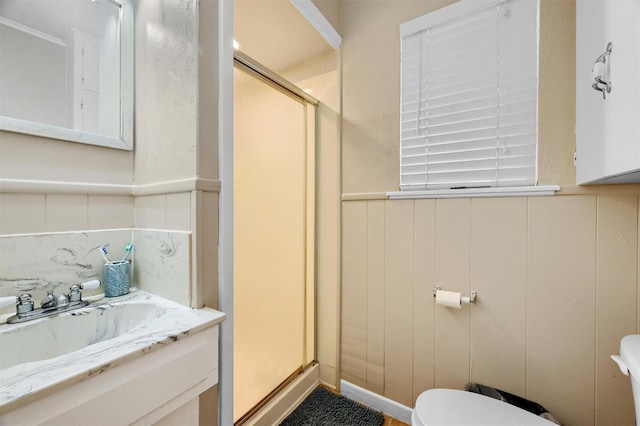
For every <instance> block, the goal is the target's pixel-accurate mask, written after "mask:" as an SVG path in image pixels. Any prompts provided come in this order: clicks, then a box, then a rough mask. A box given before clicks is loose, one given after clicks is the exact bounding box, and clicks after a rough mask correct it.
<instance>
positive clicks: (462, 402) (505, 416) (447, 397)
mask: <svg viewBox="0 0 640 426" xmlns="http://www.w3.org/2000/svg"><path fill="white" fill-rule="evenodd" d="M411 425H412V426H436V425H437V426H459V425H466V426H476V425H477V426H479V425H486V426H513V425H520V426H536V425H540V426H550V425H555V423H552V422H550V421H548V420H546V419H543V418H542V417H540V416H536V415H535V414H533V413H530V412H528V411H525V410H523V409H521V408H518V407H516V406H513V405H511V404H508V403H506V402H502V401H500V400H498V399H494V398H491V397H488V396H485V395H481V394H477V393H473V392H467V391H461V390H454V389H430V390H427V391H424V392H422V393H421V394H420V396H418V399H417V400H416V406H415V408H414V409H413V414H412V415H411Z"/></svg>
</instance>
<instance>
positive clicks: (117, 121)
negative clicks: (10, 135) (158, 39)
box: [0, 0, 134, 150]
mask: <svg viewBox="0 0 640 426" xmlns="http://www.w3.org/2000/svg"><path fill="white" fill-rule="evenodd" d="M133 78H134V77H133V0H0V130H4V131H8V132H17V133H26V134H30V135H36V136H42V137H47V138H53V139H62V140H68V141H73V142H80V143H86V144H91V145H99V146H105V147H111V148H119V149H125V150H132V149H133Z"/></svg>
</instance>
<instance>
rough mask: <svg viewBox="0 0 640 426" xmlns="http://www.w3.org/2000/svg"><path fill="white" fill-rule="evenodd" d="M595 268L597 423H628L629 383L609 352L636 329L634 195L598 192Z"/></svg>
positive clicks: (618, 346)
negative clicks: (608, 194) (610, 194)
mask: <svg viewBox="0 0 640 426" xmlns="http://www.w3.org/2000/svg"><path fill="white" fill-rule="evenodd" d="M597 218H598V223H597V235H596V237H597V240H598V246H597V250H598V251H597V259H598V261H597V265H596V266H597V272H596V274H597V275H596V423H597V424H601V425H606V424H611V425H614V424H615V425H632V424H633V423H634V421H635V419H634V417H633V412H632V411H630V410H628V407H629V406H631V405H632V404H633V400H632V395H631V392H629V383H628V381H627V380H625V378H626V377H624V376H622V375H621V374H622V373H621V372H620V369H619V368H618V366H617V365H616V364H615V363H614V362H612V361H611V357H610V356H611V355H612V354H617V353H619V348H620V336H625V335H627V334H635V333H636V315H635V310H636V299H637V293H638V288H637V286H636V285H635V284H636V282H637V280H638V272H637V271H638V197H637V195H635V194H627V195H620V196H615V197H614V196H599V197H598V206H597Z"/></svg>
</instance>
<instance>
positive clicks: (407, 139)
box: [400, 0, 538, 191]
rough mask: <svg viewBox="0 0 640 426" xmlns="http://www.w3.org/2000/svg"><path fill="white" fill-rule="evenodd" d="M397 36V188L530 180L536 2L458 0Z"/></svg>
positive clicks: (534, 108)
mask: <svg viewBox="0 0 640 426" xmlns="http://www.w3.org/2000/svg"><path fill="white" fill-rule="evenodd" d="M400 35H401V49H402V60H401V67H402V72H401V77H402V89H401V120H400V127H401V128H400V133H401V135H400V137H401V147H400V151H401V153H400V189H401V190H403V191H405V190H424V189H445V188H459V187H486V186H490V187H495V186H530V185H535V183H536V164H537V140H538V136H537V109H538V108H537V105H538V101H537V97H538V0H507V1H495V0H494V1H487V0H463V1H461V2H458V3H454V4H453V5H451V6H448V7H445V8H443V9H440V10H438V11H436V12H433V13H430V14H428V15H425V16H422V17H419V18H417V19H414V20H412V21H409V22H407V23H405V24H402V25H401V27H400Z"/></svg>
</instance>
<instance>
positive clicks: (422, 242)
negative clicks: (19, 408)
mask: <svg viewBox="0 0 640 426" xmlns="http://www.w3.org/2000/svg"><path fill="white" fill-rule="evenodd" d="M414 205H415V207H414V212H415V214H414V217H413V228H414V233H413V259H414V262H413V400H412V401H411V402H413V401H415V400H416V398H418V395H420V394H421V393H422V392H423V391H424V390H425V389H431V388H433V387H434V384H435V369H434V366H435V355H436V354H435V338H436V337H435V330H436V329H435V306H434V304H433V288H434V287H435V285H436V281H435V280H436V276H435V259H436V256H435V253H436V220H435V218H436V202H435V200H416V201H415V202H414ZM411 406H413V404H411Z"/></svg>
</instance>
